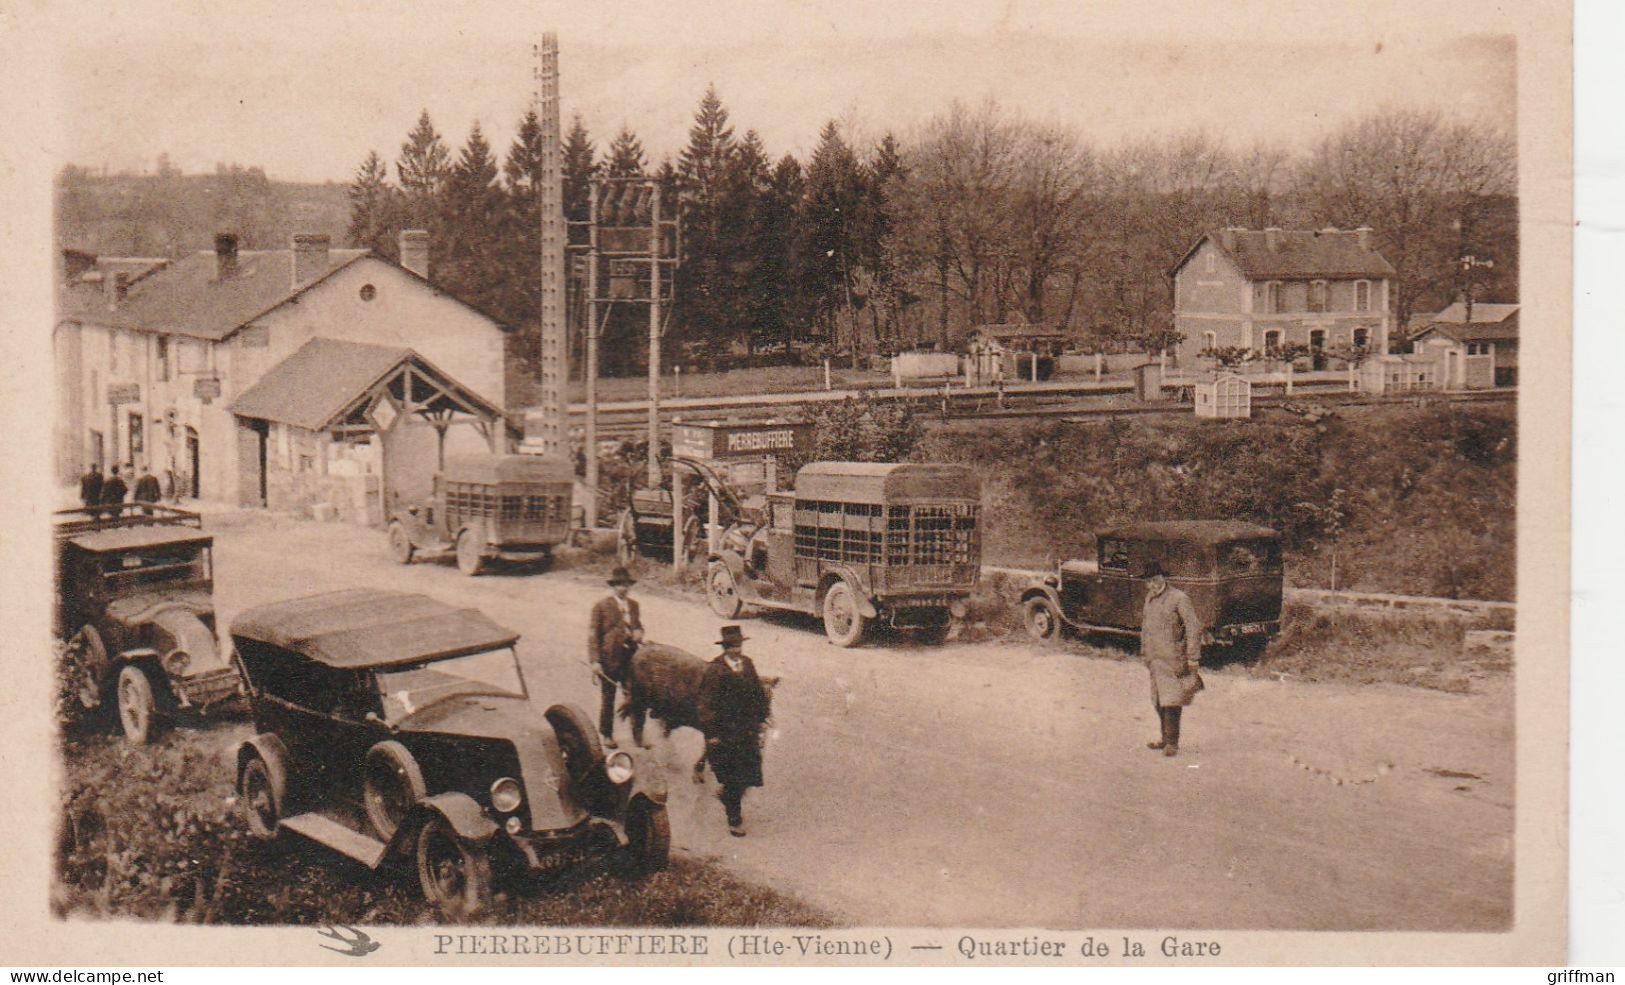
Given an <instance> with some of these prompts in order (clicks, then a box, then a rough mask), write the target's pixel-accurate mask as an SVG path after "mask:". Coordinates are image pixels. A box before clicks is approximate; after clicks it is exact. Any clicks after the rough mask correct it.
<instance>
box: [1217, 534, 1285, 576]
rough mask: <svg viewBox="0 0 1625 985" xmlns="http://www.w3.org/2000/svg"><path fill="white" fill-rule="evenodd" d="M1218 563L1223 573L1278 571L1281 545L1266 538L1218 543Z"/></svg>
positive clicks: (1242, 573)
mask: <svg viewBox="0 0 1625 985" xmlns="http://www.w3.org/2000/svg"><path fill="white" fill-rule="evenodd" d="M1219 565H1220V567H1221V568H1222V570H1223V571H1224V573H1225V574H1231V575H1245V574H1255V573H1256V574H1262V573H1265V572H1271V571H1279V570H1280V568H1281V545H1280V544H1279V543H1277V542H1276V541H1274V540H1270V539H1268V538H1259V539H1255V540H1238V541H1233V542H1231V543H1228V544H1221V545H1219Z"/></svg>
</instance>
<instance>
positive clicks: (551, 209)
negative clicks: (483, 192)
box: [526, 31, 596, 512]
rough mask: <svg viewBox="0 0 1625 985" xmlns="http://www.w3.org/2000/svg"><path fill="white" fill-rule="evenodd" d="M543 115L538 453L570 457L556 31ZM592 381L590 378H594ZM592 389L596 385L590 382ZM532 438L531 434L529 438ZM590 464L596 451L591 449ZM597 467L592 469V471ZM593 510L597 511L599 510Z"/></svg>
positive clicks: (541, 71) (539, 82)
mask: <svg viewBox="0 0 1625 985" xmlns="http://www.w3.org/2000/svg"><path fill="white" fill-rule="evenodd" d="M534 51H535V54H536V102H537V116H538V118H539V120H540V122H541V125H542V178H541V181H542V187H541V189H540V192H541V194H540V196H539V197H540V200H541V201H540V206H541V209H540V211H541V243H542V255H541V263H542V311H541V316H542V324H541V334H542V338H541V342H542V351H541V376H542V379H541V383H542V404H541V412H542V413H541V431H540V434H539V435H538V437H539V438H540V441H539V444H540V448H539V449H538V450H539V451H540V452H541V454H543V455H549V456H567V455H568V451H569V448H568V444H567V441H566V435H565V429H564V409H565V408H564V385H565V384H564V381H565V379H566V374H565V370H566V369H567V365H566V363H567V361H568V359H569V353H568V351H567V350H566V348H565V339H564V333H565V326H564V306H563V302H562V291H563V286H564V188H563V170H564V169H563V160H562V155H561V154H560V151H559V39H558V35H556V34H554V33H553V32H552V31H548V32H547V33H545V34H543V35H542V43H541V44H539V45H536V46H535V49H534ZM589 379H590V377H589ZM588 385H589V386H591V384H590V383H589V384H588ZM526 437H527V438H528V437H529V435H527V436H526ZM587 451H588V458H587V460H588V462H592V461H593V458H594V455H595V452H596V449H594V448H592V447H591V446H589V447H588V449H587ZM590 467H591V466H590V465H589V468H590ZM591 512H596V510H593V511H591Z"/></svg>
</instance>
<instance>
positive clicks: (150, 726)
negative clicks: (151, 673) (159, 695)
mask: <svg viewBox="0 0 1625 985" xmlns="http://www.w3.org/2000/svg"><path fill="white" fill-rule="evenodd" d="M118 718H119V724H120V725H122V726H124V737H125V738H126V739H129V740H130V741H131V742H134V743H135V744H136V745H145V744H146V743H147V741H148V740H150V739H151V738H152V736H153V733H154V732H156V731H157V724H158V723H157V719H158V704H157V702H156V701H155V700H154V699H153V695H152V679H151V678H149V677H148V676H147V672H146V671H145V670H143V669H142V668H141V667H139V666H137V665H135V664H127V665H125V667H124V668H123V669H122V670H120V671H119V674H118Z"/></svg>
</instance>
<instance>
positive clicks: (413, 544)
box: [389, 455, 575, 575]
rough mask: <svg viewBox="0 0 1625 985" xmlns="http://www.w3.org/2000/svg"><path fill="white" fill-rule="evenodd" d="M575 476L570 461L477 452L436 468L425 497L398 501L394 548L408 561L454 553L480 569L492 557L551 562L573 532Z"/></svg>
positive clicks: (465, 568) (466, 566)
mask: <svg viewBox="0 0 1625 985" xmlns="http://www.w3.org/2000/svg"><path fill="white" fill-rule="evenodd" d="M574 483H575V475H574V473H573V472H572V471H571V468H570V463H569V462H566V461H564V460H563V459H554V458H543V457H541V456H539V455H470V456H464V457H459V458H452V459H449V460H448V461H447V462H446V464H445V467H444V468H442V469H441V470H440V471H439V472H437V473H435V477H434V489H433V490H432V492H431V494H430V496H429V500H428V501H427V502H423V503H405V504H401V503H397V504H396V505H395V507H394V508H393V509H391V510H390V516H389V552H390V555H391V556H392V557H394V558H395V560H397V561H399V562H400V563H401V564H410V563H411V561H412V559H413V558H414V557H415V556H416V555H417V554H419V553H420V552H421V553H431V554H444V553H445V552H447V551H450V552H453V553H454V554H455V555H456V558H457V567H458V569H459V570H461V571H462V572H463V573H464V574H466V575H477V574H479V573H480V572H481V571H484V570H485V567H486V565H487V564H488V563H490V562H491V561H506V562H512V563H517V564H545V563H546V562H548V561H549V560H551V559H552V557H553V548H554V547H555V546H556V545H558V544H562V543H564V542H565V541H566V540H568V539H569V537H570V523H571V509H570V497H571V494H572V490H573V489H574Z"/></svg>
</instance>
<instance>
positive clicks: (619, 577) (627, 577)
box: [587, 567, 643, 749]
mask: <svg viewBox="0 0 1625 985" xmlns="http://www.w3.org/2000/svg"><path fill="white" fill-rule="evenodd" d="M636 583H637V579H635V578H633V577H632V575H631V574H630V573H628V572H627V570H626V569H625V568H621V567H617V568H616V569H615V570H614V572H612V573H611V574H610V576H609V587H610V588H611V589H612V590H613V592H612V594H610V595H606V596H604V597H603V598H601V599H599V600H598V602H597V603H596V604H595V605H594V606H593V607H592V615H591V617H590V618H589V619H588V620H587V662H588V663H589V664H591V665H592V673H593V679H594V680H596V681H597V682H598V692H599V696H600V698H601V700H600V702H599V706H598V732H599V734H600V735H602V736H603V737H604V745H606V746H608V747H609V748H611V749H614V748H615V689H616V687H617V686H619V685H620V684H621V683H622V682H623V681H624V680H625V679H626V668H627V664H628V663H630V662H631V659H632V654H633V653H635V652H636V651H637V648H638V644H639V643H641V642H643V620H642V619H641V618H640V617H639V615H638V603H637V600H636V599H634V598H632V595H631V592H632V586H633V585H634V584H636Z"/></svg>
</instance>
